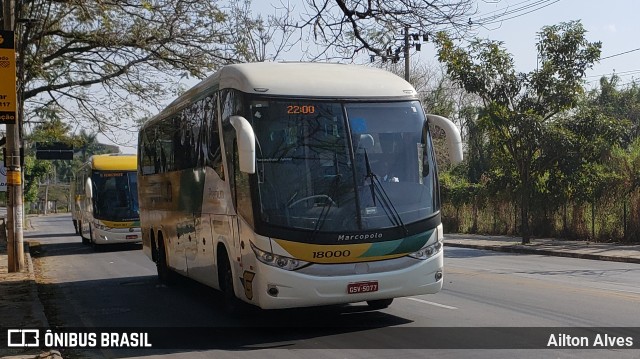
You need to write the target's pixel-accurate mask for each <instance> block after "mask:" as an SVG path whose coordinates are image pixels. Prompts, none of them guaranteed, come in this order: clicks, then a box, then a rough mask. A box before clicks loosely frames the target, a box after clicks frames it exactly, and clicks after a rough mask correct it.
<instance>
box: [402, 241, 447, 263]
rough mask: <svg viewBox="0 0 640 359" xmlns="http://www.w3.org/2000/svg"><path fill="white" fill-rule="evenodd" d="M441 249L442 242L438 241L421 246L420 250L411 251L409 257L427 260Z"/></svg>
mask: <svg viewBox="0 0 640 359" xmlns="http://www.w3.org/2000/svg"><path fill="white" fill-rule="evenodd" d="M441 250H442V242H441V241H437V242H436V243H433V244H430V245H428V246H424V247H422V248H420V250H419V251H417V252H413V253H409V257H412V258H415V259H421V260H425V259H428V258H431V257H433V256H434V255H436V254H438V253H439V252H440V251H441Z"/></svg>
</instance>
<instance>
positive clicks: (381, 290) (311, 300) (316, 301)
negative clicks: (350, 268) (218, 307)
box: [239, 250, 444, 309]
mask: <svg viewBox="0 0 640 359" xmlns="http://www.w3.org/2000/svg"><path fill="white" fill-rule="evenodd" d="M443 258H444V256H443V251H442V250H441V251H440V252H439V253H438V254H436V255H434V256H433V257H431V258H429V259H426V260H417V259H416V260H415V263H414V264H413V265H410V266H408V267H406V268H402V269H397V270H393V271H388V272H379V273H366V274H357V275H348V276H313V275H307V274H301V273H298V272H296V271H286V270H282V269H279V268H275V267H272V266H268V265H266V264H263V263H260V262H258V263H257V265H258V268H257V270H256V275H255V278H253V280H252V282H251V283H250V284H249V287H250V290H249V291H248V292H249V293H251V296H252V299H251V300H247V299H246V298H247V296H246V294H247V283H244V285H245V287H244V291H245V293H239V294H240V297H241V298H245V300H247V301H248V302H250V303H253V304H255V305H257V306H259V307H261V308H263V309H279V308H293V307H309V306H320V305H335V304H346V303H355V302H362V301H370V300H377V299H388V298H397V297H407V296H414V295H421V294H435V293H437V292H439V291H440V290H441V289H442V283H443V279H442V271H443V263H444V259H443ZM354 283H355V284H354ZM358 284H362V288H361V289H364V290H371V289H372V287H371V285H373V284H375V288H376V290H375V291H371V292H359V293H358V292H357V293H352V294H350V293H349V291H350V290H349V288H352V289H351V291H352V292H353V291H354V290H353V287H354V286H356V287H358ZM240 289H241V291H242V288H240Z"/></svg>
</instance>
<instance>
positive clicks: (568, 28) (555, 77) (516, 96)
mask: <svg viewBox="0 0 640 359" xmlns="http://www.w3.org/2000/svg"><path fill="white" fill-rule="evenodd" d="M585 33H586V31H585V29H584V27H583V26H582V24H581V23H580V22H576V21H572V22H567V23H561V24H559V25H553V26H546V27H543V28H542V30H541V31H540V32H539V33H538V36H539V40H538V43H537V49H538V58H539V61H540V63H539V67H538V69H536V70H534V71H531V72H529V73H518V72H516V71H515V69H514V63H513V59H512V57H511V55H510V54H508V53H507V52H506V51H505V50H504V49H502V48H501V43H499V42H495V41H490V40H474V41H473V42H472V43H471V44H470V47H469V49H468V50H465V49H463V48H460V47H458V46H455V45H454V42H453V40H452V39H451V38H450V37H449V36H447V35H446V34H445V33H439V34H438V36H437V37H436V47H437V49H438V58H439V60H440V61H442V62H444V63H445V65H446V68H447V73H448V74H449V75H450V76H451V77H452V79H453V80H454V81H455V82H457V83H458V84H459V85H460V86H461V87H463V88H464V89H465V90H466V91H468V92H470V93H474V94H477V95H478V96H479V97H480V98H481V99H482V101H483V102H484V114H483V115H482V117H481V119H480V120H481V122H482V123H483V125H484V126H485V128H486V129H487V134H488V138H489V141H490V144H491V147H492V148H493V149H495V151H496V154H498V155H500V156H502V157H503V158H502V161H500V162H498V163H499V164H504V165H505V167H504V172H505V173H508V172H513V173H514V174H515V180H516V186H517V192H518V199H519V207H520V221H521V224H520V235H521V236H522V242H523V244H526V243H529V242H530V229H529V212H530V206H531V198H532V194H533V193H534V190H535V187H534V186H535V184H536V181H537V180H538V179H539V178H540V177H541V176H543V175H544V173H545V172H546V170H547V169H548V166H549V165H550V164H549V162H543V161H539V159H540V158H541V155H542V152H541V151H542V146H541V141H542V140H543V139H544V138H545V136H547V132H548V128H549V122H550V120H551V119H553V118H554V117H555V116H556V115H557V114H559V113H561V112H562V111H566V110H568V109H570V108H572V107H574V106H575V105H576V103H577V101H578V99H579V98H580V95H581V94H582V93H583V91H584V90H583V86H582V84H583V78H584V74H585V71H586V70H587V69H589V68H590V67H591V66H592V65H593V63H594V61H596V60H597V59H598V58H599V56H600V46H601V44H600V43H599V42H593V43H592V42H588V41H587V40H586V38H585Z"/></svg>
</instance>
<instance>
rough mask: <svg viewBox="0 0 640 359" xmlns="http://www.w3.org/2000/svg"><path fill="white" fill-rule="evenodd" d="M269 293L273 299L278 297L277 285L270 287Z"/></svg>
mask: <svg viewBox="0 0 640 359" xmlns="http://www.w3.org/2000/svg"><path fill="white" fill-rule="evenodd" d="M267 293H268V294H269V295H270V296H272V297H277V296H278V293H279V291H278V288H277V287H276V286H275V285H269V289H267Z"/></svg>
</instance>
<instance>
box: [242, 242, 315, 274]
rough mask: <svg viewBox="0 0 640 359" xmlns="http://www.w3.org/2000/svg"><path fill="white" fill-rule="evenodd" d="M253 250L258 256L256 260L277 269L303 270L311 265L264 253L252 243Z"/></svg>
mask: <svg viewBox="0 0 640 359" xmlns="http://www.w3.org/2000/svg"><path fill="white" fill-rule="evenodd" d="M251 249H253V253H255V254H256V258H258V260H259V261H260V262H262V263H264V264H267V265H270V266H272V267H276V268H280V269H284V270H296V269H298V268H302V267H304V266H306V265H307V264H309V262H305V261H301V260H297V259H294V258H289V257H285V256H281V255H277V254H273V253H271V252H266V251H263V250H262V249H260V248H258V247H256V246H255V245H253V243H251Z"/></svg>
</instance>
